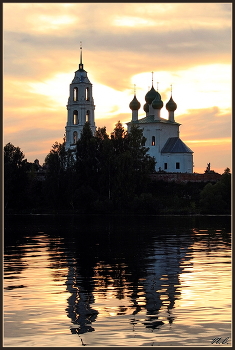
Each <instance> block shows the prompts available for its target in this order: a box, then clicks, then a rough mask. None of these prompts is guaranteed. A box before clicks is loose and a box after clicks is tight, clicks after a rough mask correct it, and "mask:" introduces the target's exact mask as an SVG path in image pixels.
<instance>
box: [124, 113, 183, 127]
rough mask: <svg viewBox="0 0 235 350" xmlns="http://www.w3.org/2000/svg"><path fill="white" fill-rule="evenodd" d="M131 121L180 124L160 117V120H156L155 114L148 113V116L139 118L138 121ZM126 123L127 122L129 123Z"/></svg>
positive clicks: (137, 122)
mask: <svg viewBox="0 0 235 350" xmlns="http://www.w3.org/2000/svg"><path fill="white" fill-rule="evenodd" d="M129 123H134V124H149V123H166V124H178V125H180V124H179V123H176V122H172V121H170V120H168V119H164V118H160V120H154V115H148V116H147V117H144V118H142V119H138V120H136V121H131V122H129ZM129 123H126V124H129Z"/></svg>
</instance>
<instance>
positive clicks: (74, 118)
mask: <svg viewBox="0 0 235 350" xmlns="http://www.w3.org/2000/svg"><path fill="white" fill-rule="evenodd" d="M78 123H79V121H78V111H73V124H74V125H76V124H78Z"/></svg>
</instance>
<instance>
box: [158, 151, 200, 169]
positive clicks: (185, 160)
mask: <svg viewBox="0 0 235 350" xmlns="http://www.w3.org/2000/svg"><path fill="white" fill-rule="evenodd" d="M176 163H178V169H177V165H176ZM165 164H167V168H166V166H165ZM192 164H193V155H192V153H163V154H162V155H161V158H160V162H159V164H157V166H156V170H157V171H159V167H161V170H164V171H167V172H175V173H192V172H193V166H192Z"/></svg>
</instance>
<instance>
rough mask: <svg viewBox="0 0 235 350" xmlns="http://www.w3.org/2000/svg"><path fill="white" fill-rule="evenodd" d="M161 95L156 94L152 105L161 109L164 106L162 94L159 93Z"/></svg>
mask: <svg viewBox="0 0 235 350" xmlns="http://www.w3.org/2000/svg"><path fill="white" fill-rule="evenodd" d="M158 95H159V96H160V98H159V97H158V96H157V95H156V97H155V99H154V100H153V102H152V107H153V108H154V109H161V108H162V107H163V102H162V100H161V95H160V94H158Z"/></svg>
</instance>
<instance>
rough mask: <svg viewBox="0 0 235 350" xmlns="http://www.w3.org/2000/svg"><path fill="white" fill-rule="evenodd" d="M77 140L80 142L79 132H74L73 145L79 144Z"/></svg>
mask: <svg viewBox="0 0 235 350" xmlns="http://www.w3.org/2000/svg"><path fill="white" fill-rule="evenodd" d="M77 140H78V133H77V131H74V132H73V143H77Z"/></svg>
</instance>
